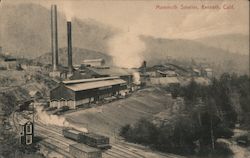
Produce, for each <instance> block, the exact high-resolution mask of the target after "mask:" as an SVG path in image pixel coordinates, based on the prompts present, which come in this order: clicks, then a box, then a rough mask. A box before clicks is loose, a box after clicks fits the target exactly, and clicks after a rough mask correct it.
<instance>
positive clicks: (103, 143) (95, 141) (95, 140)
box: [80, 133, 111, 149]
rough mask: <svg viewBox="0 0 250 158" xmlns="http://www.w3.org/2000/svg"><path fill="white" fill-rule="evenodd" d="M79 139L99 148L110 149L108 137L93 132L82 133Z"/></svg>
mask: <svg viewBox="0 0 250 158" xmlns="http://www.w3.org/2000/svg"><path fill="white" fill-rule="evenodd" d="M80 137H81V141H82V143H84V144H87V145H89V146H92V147H96V148H99V149H110V148H111V146H110V145H109V138H108V137H105V136H102V135H98V134H95V133H82V134H81V136H80Z"/></svg>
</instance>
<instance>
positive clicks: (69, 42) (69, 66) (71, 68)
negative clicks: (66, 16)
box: [67, 21, 73, 73]
mask: <svg viewBox="0 0 250 158" xmlns="http://www.w3.org/2000/svg"><path fill="white" fill-rule="evenodd" d="M67 34H68V69H69V73H72V72H73V65H72V39H71V22H70V21H67Z"/></svg>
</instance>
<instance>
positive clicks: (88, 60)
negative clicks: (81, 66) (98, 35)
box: [83, 58, 104, 63]
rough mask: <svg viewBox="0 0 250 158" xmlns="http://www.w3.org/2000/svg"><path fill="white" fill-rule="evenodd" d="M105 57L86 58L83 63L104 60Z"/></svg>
mask: <svg viewBox="0 0 250 158" xmlns="http://www.w3.org/2000/svg"><path fill="white" fill-rule="evenodd" d="M102 61H104V59H100V58H99V59H85V60H83V63H88V62H102Z"/></svg>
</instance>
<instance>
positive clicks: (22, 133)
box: [20, 126, 24, 136]
mask: <svg viewBox="0 0 250 158" xmlns="http://www.w3.org/2000/svg"><path fill="white" fill-rule="evenodd" d="M20 135H21V136H24V126H21V132H20Z"/></svg>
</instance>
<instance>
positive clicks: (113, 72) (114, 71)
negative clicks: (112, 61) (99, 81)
mask: <svg viewBox="0 0 250 158" xmlns="http://www.w3.org/2000/svg"><path fill="white" fill-rule="evenodd" d="M88 69H89V70H91V71H93V72H95V73H97V74H99V75H110V76H123V75H132V74H133V73H134V72H136V70H133V69H126V68H118V67H110V68H108V69H101V68H94V67H89V68H88Z"/></svg>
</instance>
